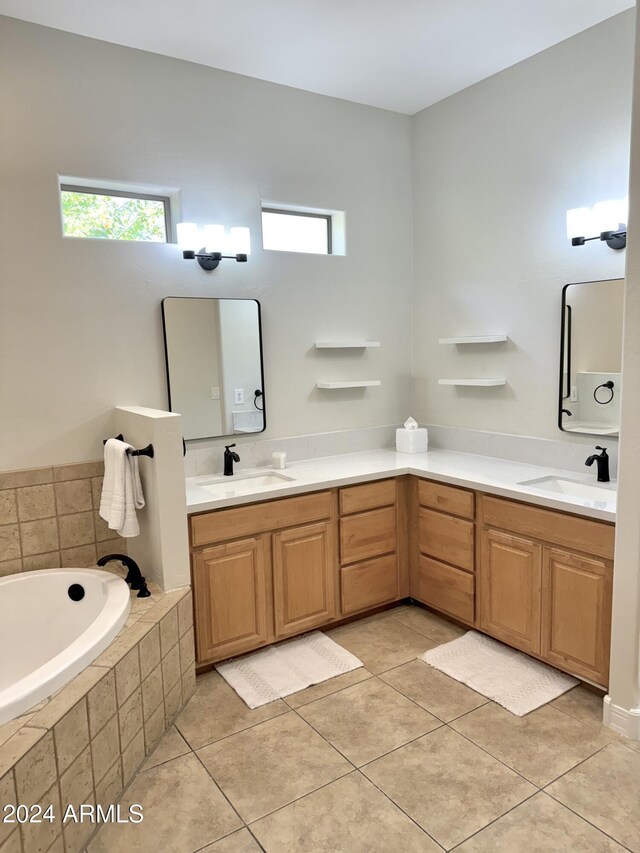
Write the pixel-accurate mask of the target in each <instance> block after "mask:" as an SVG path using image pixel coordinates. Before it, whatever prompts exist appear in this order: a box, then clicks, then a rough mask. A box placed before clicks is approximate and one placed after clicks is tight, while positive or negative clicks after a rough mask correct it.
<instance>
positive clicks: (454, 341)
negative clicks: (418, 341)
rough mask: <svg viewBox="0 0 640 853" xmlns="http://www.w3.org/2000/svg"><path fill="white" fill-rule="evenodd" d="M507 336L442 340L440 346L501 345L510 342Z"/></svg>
mask: <svg viewBox="0 0 640 853" xmlns="http://www.w3.org/2000/svg"><path fill="white" fill-rule="evenodd" d="M508 340H509V338H508V337H507V335H473V336H471V337H466V338H465V337H459V338H440V339H439V340H438V343H439V344H499V343H502V342H503V341H508Z"/></svg>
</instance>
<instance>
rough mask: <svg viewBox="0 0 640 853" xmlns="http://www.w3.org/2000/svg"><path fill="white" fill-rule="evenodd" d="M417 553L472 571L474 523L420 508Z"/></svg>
mask: <svg viewBox="0 0 640 853" xmlns="http://www.w3.org/2000/svg"><path fill="white" fill-rule="evenodd" d="M418 537H419V543H420V552H421V553H422V554H427V555H428V556H429V557H435V558H436V559H437V560H443V561H444V562H445V563H453V565H454V566H458V567H459V568H461V569H466V570H467V571H469V572H472V571H473V566H474V558H473V522H472V521H465V520H463V519H461V518H454V517H453V516H452V515H445V514H444V513H442V512H435V511H434V510H431V509H424V508H422V507H421V508H420V514H419V517H418Z"/></svg>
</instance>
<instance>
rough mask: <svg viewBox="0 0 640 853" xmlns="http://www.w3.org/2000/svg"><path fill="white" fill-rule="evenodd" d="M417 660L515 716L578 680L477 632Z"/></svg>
mask: <svg viewBox="0 0 640 853" xmlns="http://www.w3.org/2000/svg"><path fill="white" fill-rule="evenodd" d="M418 660H423V661H425V663H428V664H429V665H430V666H432V667H434V668H435V669H439V670H440V671H441V672H444V673H445V674H446V675H450V676H451V678H455V679H456V681H461V682H462V683H463V684H466V685H467V686H468V687H470V688H471V689H472V690H475V691H476V693H481V694H482V695H483V696H486V697H487V699H493V701H494V702H497V703H498V705H502V707H503V708H506V709H507V711H511V713H512V714H515V715H516V716H517V717H524V716H525V714H529V713H530V712H531V711H535V709H536V708H540V707H541V706H542V705H546V704H547V702H551V700H552V699H556V698H557V697H558V696H561V695H562V694H563V693H566V692H567V690H571V688H572V687H575V686H576V684H578V683H579V682H578V680H577V678H573V677H572V676H570V675H565V674H564V673H563V672H559V671H558V670H557V669H554V668H553V667H552V666H547V664H546V663H541V662H540V661H537V660H534V659H533V658H530V657H529V655H526V654H524V652H517V651H516V650H515V649H510V648H509V647H508V646H505V645H503V644H502V643H499V642H498V641H497V640H492V639H490V638H489V637H485V636H484V634H479V633H478V632H477V631H468V632H467V633H466V634H464V635H463V636H462V637H458V638H457V639H456V640H452V641H451V642H450V643H444V644H443V645H442V646H438V647H437V648H435V649H431V650H430V651H428V652H425V653H424V654H423V655H420V657H419V658H418Z"/></svg>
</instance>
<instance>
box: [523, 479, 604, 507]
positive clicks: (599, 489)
mask: <svg viewBox="0 0 640 853" xmlns="http://www.w3.org/2000/svg"><path fill="white" fill-rule="evenodd" d="M518 485H519V486H531V487H532V488H535V489H540V490H541V491H543V492H550V493H551V494H554V495H566V496H567V497H572V498H584V499H585V500H588V501H604V502H605V503H608V502H609V501H612V500H614V499H615V496H616V493H615V491H614V489H613V488H612V487H611V488H609V487H607V486H604V485H603V486H592V485H589V484H588V483H582V482H580V481H579V480H570V479H568V478H565V477H538V478H537V479H535V480H523V481H522V482H520V483H518Z"/></svg>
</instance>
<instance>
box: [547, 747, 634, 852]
mask: <svg viewBox="0 0 640 853" xmlns="http://www.w3.org/2000/svg"><path fill="white" fill-rule="evenodd" d="M612 743H615V741H611V742H610V743H606V744H605V745H604V746H602V747H600V749H598V750H597V751H596V752H594V753H593V754H592V755H588V756H587V757H586V758H583V760H582V761H580V762H578V764H576V765H575V766H574V767H571V768H570V769H569V770H566V771H565V772H564V773H562V774H561V775H560V776H558V778H557V779H553V780H552V781H551V782H548V783H547V784H546V785H545V787H544V788H541V789H540V792H541V793H543V794H546V795H547V796H548V797H551V799H552V800H553V801H554V802H556V803H559V804H560V805H561V806H564V808H565V809H568V811H570V812H571V813H572V814H574V815H576V817H579V818H581V819H582V820H584V821H585V823H588V824H589V825H590V826H593V827H594V828H595V829H597V830H598V832H601V833H602V834H603V835H606V836H607V838H610V839H611V840H612V841H615V843H616V844H620V846H621V847H624V849H625V850H628V849H629V848H628V847H627V846H626V845H625V844H623V843H622V842H621V841H618V839H617V838H615V837H614V836H613V835H609V833H608V832H605V830H604V829H601V828H600V827H599V826H597V825H596V824H595V823H593V822H592V821H591V820H589V818H588V817H585V816H584V815H582V814H580V812H577V811H576V810H575V809H574V808H573V807H572V806H570V805H568V804H567V803H564V802H563V801H562V800H561V799H559V798H558V797H557V796H554V794H553V793H551V791H548V790H547V788H549V787H551V785H555V783H556V782H559V781H560V780H561V779H563V778H564V777H565V776H568V775H569V774H570V773H573V771H574V770H577V769H578V767H581V766H582V765H583V764H586V762H587V761H589V760H590V759H592V758H594V757H595V756H596V755H599V754H600V753H601V752H604V750H605V749H607V747H609V746H611V744H612Z"/></svg>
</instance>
